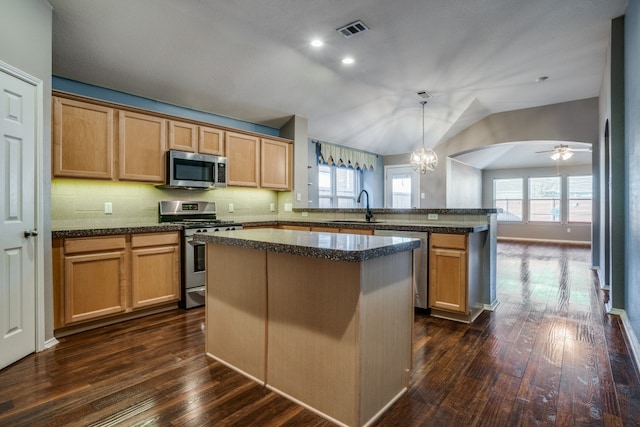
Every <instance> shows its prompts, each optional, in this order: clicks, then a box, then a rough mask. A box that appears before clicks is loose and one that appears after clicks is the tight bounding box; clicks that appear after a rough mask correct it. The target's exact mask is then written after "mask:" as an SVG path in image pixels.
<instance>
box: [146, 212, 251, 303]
mask: <svg viewBox="0 0 640 427" xmlns="http://www.w3.org/2000/svg"><path fill="white" fill-rule="evenodd" d="M159 214H160V216H159V219H160V222H163V223H172V224H180V225H182V226H183V232H182V235H183V240H182V300H181V306H182V307H183V308H193V307H198V306H201V305H204V302H205V284H206V277H207V276H206V259H207V257H206V252H205V249H206V245H205V244H204V243H202V242H196V241H194V240H193V235H194V234H196V233H203V232H212V231H213V232H215V231H221V230H240V229H242V224H237V223H234V222H229V221H222V220H219V219H217V218H216V216H217V212H216V203H215V202H203V201H176V200H168V201H162V202H160V203H159Z"/></svg>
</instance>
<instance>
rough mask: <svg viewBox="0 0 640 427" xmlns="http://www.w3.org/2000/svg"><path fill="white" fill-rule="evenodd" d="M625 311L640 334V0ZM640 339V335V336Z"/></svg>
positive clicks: (628, 133) (629, 23)
mask: <svg viewBox="0 0 640 427" xmlns="http://www.w3.org/2000/svg"><path fill="white" fill-rule="evenodd" d="M624 28H625V37H624V40H625V52H624V54H625V72H624V74H625V102H624V104H625V167H626V180H625V181H626V184H627V185H626V195H625V211H626V220H625V235H626V241H625V267H626V268H625V270H626V274H625V279H626V280H625V297H626V300H625V311H626V312H627V316H628V317H629V320H630V321H631V325H632V326H633V330H634V331H635V333H636V335H638V334H640V262H639V261H640V259H639V257H640V255H638V254H640V168H638V164H640V1H634V0H631V1H629V5H628V7H627V13H626V15H625V25H624ZM639 338H640V337H639Z"/></svg>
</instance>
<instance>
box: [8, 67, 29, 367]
mask: <svg viewBox="0 0 640 427" xmlns="http://www.w3.org/2000/svg"><path fill="white" fill-rule="evenodd" d="M0 65H1V64H0ZM35 141H36V87H35V86H33V85H32V84H29V83H27V82H25V81H24V80H21V79H19V78H17V77H14V76H13V75H10V74H8V73H5V72H4V71H3V70H2V69H1V68H0V369H1V368H3V367H5V366H7V365H9V364H11V363H13V362H15V361H17V360H19V359H21V358H22V357H24V356H26V355H28V354H30V353H33V352H34V351H35V349H36V298H35V293H36V264H35V263H36V252H37V247H36V239H35V236H33V235H32V234H33V233H36V232H35V227H36V210H37V200H36V188H35V181H36V180H35V173H36V168H35V164H36V151H35V150H36V147H35ZM36 234H37V233H36Z"/></svg>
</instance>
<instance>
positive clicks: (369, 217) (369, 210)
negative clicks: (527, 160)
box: [356, 190, 373, 222]
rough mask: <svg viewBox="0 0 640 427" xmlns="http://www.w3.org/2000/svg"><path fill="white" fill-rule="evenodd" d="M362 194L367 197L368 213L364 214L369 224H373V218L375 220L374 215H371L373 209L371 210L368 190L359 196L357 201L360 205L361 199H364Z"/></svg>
mask: <svg viewBox="0 0 640 427" xmlns="http://www.w3.org/2000/svg"><path fill="white" fill-rule="evenodd" d="M362 193H364V194H366V195H367V211H366V213H365V214H364V217H365V219H366V220H367V222H371V218H373V214H372V213H371V209H369V193H368V192H367V190H362V191H361V192H360V194H358V198H357V199H356V203H360V199H361V198H362Z"/></svg>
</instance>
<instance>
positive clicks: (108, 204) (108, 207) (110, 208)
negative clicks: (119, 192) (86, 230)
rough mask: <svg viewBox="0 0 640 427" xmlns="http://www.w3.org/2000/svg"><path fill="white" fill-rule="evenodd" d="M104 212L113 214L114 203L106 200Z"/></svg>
mask: <svg viewBox="0 0 640 427" xmlns="http://www.w3.org/2000/svg"><path fill="white" fill-rule="evenodd" d="M104 213H105V214H107V215H111V214H112V213H113V203H111V202H104Z"/></svg>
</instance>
